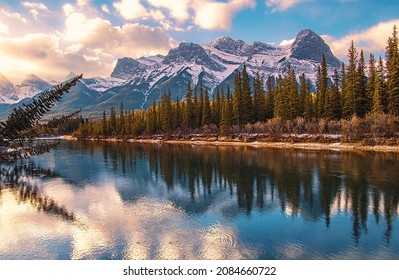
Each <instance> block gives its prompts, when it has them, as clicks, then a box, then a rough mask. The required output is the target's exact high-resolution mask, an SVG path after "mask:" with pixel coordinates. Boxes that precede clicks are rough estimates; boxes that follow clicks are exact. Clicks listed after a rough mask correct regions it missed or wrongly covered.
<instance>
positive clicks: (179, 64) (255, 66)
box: [0, 29, 341, 111]
mask: <svg viewBox="0 0 399 280" xmlns="http://www.w3.org/2000/svg"><path fill="white" fill-rule="evenodd" d="M323 54H324V55H325V56H326V61H327V66H328V73H329V75H330V76H332V74H333V71H334V69H335V68H339V67H340V63H341V62H340V61H339V60H338V59H337V58H336V57H335V56H334V55H333V54H332V52H331V50H330V47H329V46H328V45H327V44H326V43H325V42H324V41H323V39H322V38H321V37H320V36H319V35H317V34H316V33H314V32H313V31H311V30H309V29H305V30H302V31H300V32H299V33H298V35H297V37H296V39H295V41H294V42H293V43H292V44H291V45H287V46H280V45H275V44H268V43H264V42H259V41H255V42H254V43H253V44H252V45H251V44H247V43H245V42H244V41H242V40H234V39H232V38H230V37H226V36H224V37H220V38H218V39H216V40H215V41H214V42H211V43H209V44H203V45H199V44H195V43H189V42H182V43H180V44H179V45H178V46H177V47H176V48H173V49H171V50H170V51H169V53H168V54H167V55H165V56H164V55H155V56H149V57H141V58H137V59H133V58H129V57H124V58H120V59H118V61H117V63H116V66H115V68H114V70H113V71H112V73H111V76H110V77H107V78H102V77H95V78H89V79H87V78H84V79H82V80H81V81H80V82H81V83H82V85H84V88H85V91H87V92H90V98H88V99H86V100H85V102H83V101H82V105H84V106H83V107H86V108H87V110H93V108H96V110H97V111H98V108H100V107H101V109H103V108H109V107H111V106H119V104H117V102H121V101H122V100H123V102H124V103H126V104H131V106H135V107H134V108H133V107H132V108H126V109H137V108H140V107H141V108H146V107H147V106H149V105H151V104H152V102H153V100H154V99H155V100H158V99H159V98H160V96H161V95H162V94H163V93H165V92H167V91H171V93H172V98H173V99H176V98H178V99H182V98H184V94H185V90H186V86H187V83H188V82H189V81H190V82H191V84H192V86H193V87H194V86H199V85H200V84H202V85H203V87H205V88H207V89H208V90H209V93H210V94H212V93H213V92H214V91H215V89H216V88H217V87H218V86H219V85H223V86H227V85H229V86H230V88H231V89H233V80H234V78H233V77H234V73H235V72H236V71H237V69H242V67H243V66H244V65H246V67H247V71H248V73H249V74H250V75H251V76H254V75H255V74H256V73H257V72H259V74H260V76H261V77H262V78H263V79H264V80H265V81H266V79H267V78H268V77H269V76H270V75H272V76H275V77H277V76H278V75H284V74H285V73H286V71H287V69H288V68H289V67H290V68H291V69H294V71H295V73H296V75H297V76H298V80H299V76H300V75H301V74H302V73H304V74H305V75H306V77H307V78H308V79H309V80H310V81H311V82H312V83H313V85H314V84H315V81H316V73H317V68H318V66H319V65H320V63H321V60H322V56H323ZM71 75H76V74H71ZM38 79H39V78H37V79H36V78H35V77H33V76H31V77H30V78H29V79H28V78H27V79H26V80H28V81H32V83H30V82H26V83H24V82H23V83H22V84H21V85H19V86H15V87H14V86H13V85H12V84H11V83H10V82H9V81H8V80H7V79H6V78H5V77H4V76H3V77H2V76H0V102H3V103H4V102H5V103H16V102H17V101H18V100H20V99H21V98H23V97H24V96H33V94H34V92H36V90H38V89H39V86H38V84H40V85H42V84H43V83H41V81H42V80H41V81H38ZM33 81H35V82H33ZM39 82H40V83H39ZM35 85H36V86H35ZM82 88H83V87H82ZM79 96H80V95H79V94H78V93H75V97H74V99H73V102H74V103H73V104H75V105H74V106H77V105H78V103H79ZM90 102H92V103H93V104H91V103H90ZM140 102H143V103H140ZM83 103H84V104H83ZM68 104H69V103H68ZM99 105H101V106H100V107H99Z"/></svg>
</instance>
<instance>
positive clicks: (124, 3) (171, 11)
mask: <svg viewBox="0 0 399 280" xmlns="http://www.w3.org/2000/svg"><path fill="white" fill-rule="evenodd" d="M143 3H144V1H140V0H120V1H119V2H114V3H113V6H114V8H115V9H116V11H117V13H118V14H119V15H120V16H121V17H122V18H124V19H125V20H132V21H140V20H153V21H155V22H157V23H158V24H159V25H160V26H162V27H163V28H164V29H166V30H175V31H184V30H190V29H192V28H193V27H192V24H195V25H196V26H198V27H200V28H202V29H206V30H229V29H230V28H231V24H232V19H233V17H234V15H235V14H236V13H237V12H239V11H241V10H243V9H245V8H254V7H255V6H256V0H228V1H220V0H174V1H164V0H147V1H146V2H145V3H146V6H144V5H143Z"/></svg>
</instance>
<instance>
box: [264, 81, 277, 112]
mask: <svg viewBox="0 0 399 280" xmlns="http://www.w3.org/2000/svg"><path fill="white" fill-rule="evenodd" d="M274 84H275V79H274V77H273V76H269V77H268V78H267V93H266V96H265V120H266V119H272V118H273V116H274Z"/></svg>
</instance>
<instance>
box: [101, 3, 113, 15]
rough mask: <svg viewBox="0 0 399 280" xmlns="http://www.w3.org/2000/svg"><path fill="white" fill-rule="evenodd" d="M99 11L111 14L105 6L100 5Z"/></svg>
mask: <svg viewBox="0 0 399 280" xmlns="http://www.w3.org/2000/svg"><path fill="white" fill-rule="evenodd" d="M101 10H102V11H103V12H104V13H106V14H109V13H110V12H111V11H110V10H109V8H108V6H107V5H106V4H102V5H101Z"/></svg>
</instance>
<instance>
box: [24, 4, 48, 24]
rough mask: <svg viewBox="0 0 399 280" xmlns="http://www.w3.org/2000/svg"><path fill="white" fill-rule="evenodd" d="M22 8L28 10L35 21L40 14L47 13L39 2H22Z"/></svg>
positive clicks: (46, 9) (45, 7)
mask: <svg viewBox="0 0 399 280" xmlns="http://www.w3.org/2000/svg"><path fill="white" fill-rule="evenodd" d="M21 4H22V6H24V7H26V8H30V10H29V12H30V13H31V14H32V16H33V18H34V19H35V20H37V18H38V16H39V14H40V13H41V12H49V9H48V8H47V6H46V5H44V4H43V3H39V2H22V3H21Z"/></svg>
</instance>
